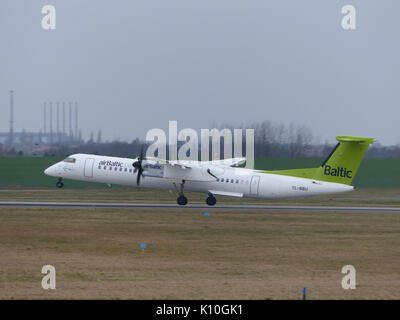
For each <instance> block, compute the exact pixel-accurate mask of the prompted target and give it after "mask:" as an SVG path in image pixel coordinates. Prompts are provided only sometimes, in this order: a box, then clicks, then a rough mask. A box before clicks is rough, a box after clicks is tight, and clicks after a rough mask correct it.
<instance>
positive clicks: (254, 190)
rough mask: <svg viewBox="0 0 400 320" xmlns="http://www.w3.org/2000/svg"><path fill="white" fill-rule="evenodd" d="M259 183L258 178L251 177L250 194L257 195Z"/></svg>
mask: <svg viewBox="0 0 400 320" xmlns="http://www.w3.org/2000/svg"><path fill="white" fill-rule="evenodd" d="M259 183H260V177H259V176H253V177H252V178H251V182H250V194H252V195H258V184H259Z"/></svg>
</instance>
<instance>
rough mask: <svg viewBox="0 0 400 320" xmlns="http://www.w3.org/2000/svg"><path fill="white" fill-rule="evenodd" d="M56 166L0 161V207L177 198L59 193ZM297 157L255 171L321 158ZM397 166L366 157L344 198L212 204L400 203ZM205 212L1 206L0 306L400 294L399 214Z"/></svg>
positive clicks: (102, 189)
mask: <svg viewBox="0 0 400 320" xmlns="http://www.w3.org/2000/svg"><path fill="white" fill-rule="evenodd" d="M57 160H58V159H55V158H22V157H21V158H0V164H2V168H7V170H2V171H1V175H0V178H1V179H0V181H1V182H0V201H97V202H148V203H154V202H165V203H175V201H176V200H175V199H176V194H175V193H170V192H168V191H160V190H159V191H157V192H155V191H154V190H144V189H136V188H123V187H117V186H112V187H111V188H109V187H107V186H105V185H92V184H85V183H80V182H72V181H66V184H65V188H63V189H57V188H55V187H54V179H52V178H49V177H46V176H45V175H44V174H43V173H42V172H43V170H44V168H46V167H47V166H49V165H50V164H51V163H53V162H55V161H57ZM297 160H299V161H297ZM297 160H296V159H268V160H266V159H264V160H262V161H261V162H258V164H256V165H257V167H258V168H267V169H282V168H296V167H307V166H310V167H311V166H315V165H318V164H319V161H320V159H297ZM259 161H260V160H259ZM312 161H314V162H312ZM260 163H261V164H260ZM307 163H308V164H309V165H306V164H307ZM396 163H397V159H366V160H365V162H364V163H363V165H362V167H361V169H360V173H359V175H358V176H357V178H356V181H355V184H356V185H357V183H359V185H366V186H371V185H373V186H374V187H361V188H359V189H357V190H355V191H353V192H350V193H344V194H339V195H331V196H318V197H311V198H304V199H294V200H278V201H265V200H249V199H232V198H224V197H217V199H218V203H219V204H221V203H229V204H239V203H242V204H245V203H249V204H290V205H295V204H304V205H329V206H335V205H345V206H363V205H376V206H399V205H400V185H399V181H400V179H399V178H400V177H399V171H398V170H397V171H396V170H395V168H396ZM382 186H386V187H382ZM186 195H187V197H188V198H189V202H190V203H204V200H205V195H202V194H193V193H187V194H186ZM207 211H209V212H210V216H205V215H204V210H203V211H202V210H200V209H190V208H179V210H177V209H139V208H135V209H100V208H98V209H89V208H88V209H77V208H75V209H72V208H0V299H54V298H66V299H90V298H94V299H157V298H158V299H182V298H186V299H301V294H302V293H301V292H302V289H303V287H307V293H308V299H399V298H400V272H399V268H398V266H399V264H400V251H399V249H398V248H399V246H400V215H399V214H398V213H390V212H362V211H361V212H351V213H350V212H347V213H346V212H318V211H312V212H307V211H290V212H285V211H279V212H278V211H277V212H273V211H251V212H245V211H239V210H235V211H229V210H222V209H217V208H209V210H207ZM141 243H146V244H147V248H146V249H144V250H143V249H141V248H140V244H141ZM45 264H51V265H54V266H55V268H56V271H57V289H56V290H53V291H45V290H43V289H42V288H41V279H42V276H43V275H42V274H41V268H42V266H43V265H45ZM347 264H351V265H354V267H355V268H356V270H357V289H356V290H343V289H342V288H341V280H342V277H343V276H344V275H343V274H341V268H342V267H343V266H344V265H347Z"/></svg>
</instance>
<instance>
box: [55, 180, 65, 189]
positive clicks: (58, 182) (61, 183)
mask: <svg viewBox="0 0 400 320" xmlns="http://www.w3.org/2000/svg"><path fill="white" fill-rule="evenodd" d="M56 186H57V188H62V187H64V183H63V182H62V181H61V179H60V180H58V181H57V184H56Z"/></svg>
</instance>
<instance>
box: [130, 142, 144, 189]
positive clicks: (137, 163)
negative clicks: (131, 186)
mask: <svg viewBox="0 0 400 320" xmlns="http://www.w3.org/2000/svg"><path fill="white" fill-rule="evenodd" d="M142 161H143V145H142V146H141V148H140V156H139V157H138V160H137V161H135V162H134V163H132V166H133V167H134V168H135V170H134V171H133V172H137V173H138V174H137V179H136V184H137V185H139V184H140V177H141V176H143V167H142ZM143 177H144V176H143Z"/></svg>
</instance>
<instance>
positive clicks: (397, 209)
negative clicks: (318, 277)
mask: <svg viewBox="0 0 400 320" xmlns="http://www.w3.org/2000/svg"><path fill="white" fill-rule="evenodd" d="M0 207H26V208H29V207H41V208H126V209H129V208H132V209H135V208H143V209H176V210H181V209H208V210H241V211H245V210H258V211H262V210H268V211H358V212H400V207H372V206H365V207H362V206H354V207H352V206H346V207H343V206H303V205H299V206H293V205H216V206H212V207H211V206H208V205H201V204H189V205H186V206H179V205H177V204H171V203H103V202H26V201H24V202H17V201H0Z"/></svg>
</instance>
